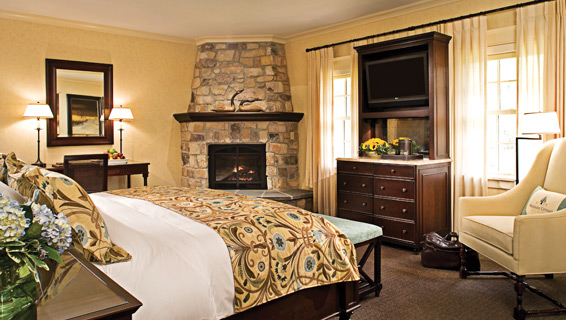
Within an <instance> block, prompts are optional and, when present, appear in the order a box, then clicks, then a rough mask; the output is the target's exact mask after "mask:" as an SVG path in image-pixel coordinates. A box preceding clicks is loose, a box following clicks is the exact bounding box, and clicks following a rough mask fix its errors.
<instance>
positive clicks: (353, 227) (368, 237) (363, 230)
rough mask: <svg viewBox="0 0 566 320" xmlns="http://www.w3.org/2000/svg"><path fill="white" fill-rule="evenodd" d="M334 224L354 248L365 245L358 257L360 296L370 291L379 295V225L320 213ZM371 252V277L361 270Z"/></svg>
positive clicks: (380, 234)
mask: <svg viewBox="0 0 566 320" xmlns="http://www.w3.org/2000/svg"><path fill="white" fill-rule="evenodd" d="M320 216H322V217H324V219H326V220H328V221H329V222H330V223H332V224H333V225H335V226H336V227H337V228H338V229H340V231H342V233H344V234H345V235H346V236H347V237H348V239H350V241H352V243H353V244H354V246H355V247H356V248H359V247H363V246H365V245H367V246H368V247H367V249H366V251H365V252H364V254H363V255H362V257H361V258H359V257H358V270H359V272H360V278H361V279H360V290H359V293H360V297H363V296H365V295H367V294H370V293H372V292H373V293H375V296H376V297H377V296H379V293H380V291H381V288H382V287H383V286H382V284H381V236H382V234H383V232H382V230H381V228H380V227H378V226H376V225H373V224H369V223H364V222H359V221H354V220H348V219H344V218H338V217H332V216H327V215H322V214H321V215H320ZM372 252H373V279H372V278H371V277H370V276H369V275H368V274H367V273H366V272H364V270H363V267H364V265H365V264H366V262H367V260H368V258H369V257H370V255H371V253H372Z"/></svg>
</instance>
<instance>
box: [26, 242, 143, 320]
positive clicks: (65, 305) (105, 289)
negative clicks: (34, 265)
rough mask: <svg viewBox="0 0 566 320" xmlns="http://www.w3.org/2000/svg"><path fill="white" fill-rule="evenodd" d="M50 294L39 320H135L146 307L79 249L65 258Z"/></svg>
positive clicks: (41, 306)
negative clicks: (135, 313)
mask: <svg viewBox="0 0 566 320" xmlns="http://www.w3.org/2000/svg"><path fill="white" fill-rule="evenodd" d="M61 258H62V259H63V263H60V264H59V265H57V269H56V271H55V275H54V279H53V281H52V284H51V286H50V287H49V289H48V292H47V294H46V295H44V297H42V299H41V300H40V302H39V303H38V305H37V319H39V320H47V319H49V320H51V319H71V318H72V319H124V320H125V319H132V314H133V313H134V312H136V311H137V309H138V308H139V307H140V306H141V305H142V304H141V302H140V301H138V300H137V299H136V298H135V297H133V296H132V295H131V294H129V293H128V292H127V291H126V290H124V289H123V288H122V287H120V286H119V285H118V284H116V283H115V282H114V281H112V279H110V278H109V277H108V276H107V275H105V274H104V273H102V271H100V270H99V269H98V268H97V267H96V266H94V265H93V264H92V263H90V262H88V261H87V260H86V259H85V258H84V257H83V256H82V255H81V254H80V253H79V252H78V251H77V250H76V249H70V250H68V251H66V252H65V253H63V254H62V255H61Z"/></svg>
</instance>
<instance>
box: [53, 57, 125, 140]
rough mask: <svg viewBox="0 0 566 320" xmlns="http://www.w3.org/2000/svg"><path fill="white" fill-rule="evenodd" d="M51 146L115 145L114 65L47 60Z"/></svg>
mask: <svg viewBox="0 0 566 320" xmlns="http://www.w3.org/2000/svg"><path fill="white" fill-rule="evenodd" d="M45 66H46V85H47V104H49V106H50V107H51V111H53V119H47V146H48V147H55V146H78V145H95V144H113V143H114V129H113V124H112V121H111V120H108V117H109V116H110V110H111V109H112V103H113V95H112V65H111V64H103V63H92V62H81V61H68V60H56V59H45Z"/></svg>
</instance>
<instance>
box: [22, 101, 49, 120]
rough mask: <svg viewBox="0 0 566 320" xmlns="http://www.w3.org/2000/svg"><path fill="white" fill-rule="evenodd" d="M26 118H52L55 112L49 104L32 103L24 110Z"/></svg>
mask: <svg viewBox="0 0 566 320" xmlns="http://www.w3.org/2000/svg"><path fill="white" fill-rule="evenodd" d="M24 118H37V119H51V118H53V112H51V108H50V107H49V105H47V104H43V103H39V102H38V103H30V104H28V107H27V108H26V111H25V112H24Z"/></svg>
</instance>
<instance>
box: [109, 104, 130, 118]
mask: <svg viewBox="0 0 566 320" xmlns="http://www.w3.org/2000/svg"><path fill="white" fill-rule="evenodd" d="M133 119H134V116H133V115H132V110H130V108H127V107H126V108H124V107H122V106H120V107H119V108H112V111H110V117H109V118H108V120H120V121H122V120H133Z"/></svg>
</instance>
